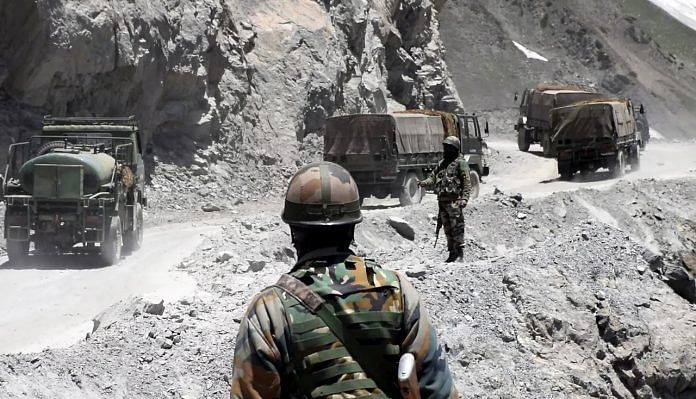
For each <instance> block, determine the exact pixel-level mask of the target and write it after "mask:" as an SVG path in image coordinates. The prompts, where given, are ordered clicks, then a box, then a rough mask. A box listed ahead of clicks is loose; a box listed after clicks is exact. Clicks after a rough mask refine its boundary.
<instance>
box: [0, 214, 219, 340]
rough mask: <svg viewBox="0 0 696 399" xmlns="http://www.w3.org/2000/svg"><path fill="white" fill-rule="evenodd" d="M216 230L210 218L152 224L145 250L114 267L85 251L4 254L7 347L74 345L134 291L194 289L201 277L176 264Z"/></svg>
mask: <svg viewBox="0 0 696 399" xmlns="http://www.w3.org/2000/svg"><path fill="white" fill-rule="evenodd" d="M217 230H219V227H217V226H215V225H212V224H206V223H196V224H171V225H165V226H159V227H155V228H152V229H149V230H146V233H145V244H144V246H143V248H142V249H141V250H140V251H139V252H137V253H135V254H133V255H131V256H128V257H127V258H125V259H123V260H122V261H121V262H120V263H119V264H118V265H117V266H113V267H97V268H94V266H93V265H94V264H95V263H98V262H95V260H94V259H91V258H86V257H78V256H67V257H62V258H60V259H59V260H55V259H50V261H49V260H48V259H40V258H32V259H31V260H29V261H28V262H27V263H26V264H25V265H21V266H14V265H10V264H8V263H7V258H0V353H16V352H34V351H40V350H42V349H44V348H46V347H49V346H50V347H64V346H69V345H71V344H73V343H75V342H76V341H78V340H79V339H81V338H84V336H85V334H86V333H87V332H90V331H91V330H92V318H93V317H94V316H96V315H97V314H98V313H99V312H101V311H102V310H104V309H105V308H107V307H108V306H110V305H112V304H114V303H116V302H118V301H119V300H122V299H125V298H128V297H130V296H150V295H151V296H153V297H156V298H158V299H164V300H165V301H170V300H174V299H177V298H180V297H182V296H186V295H191V294H192V293H193V290H194V288H195V283H194V281H193V280H192V279H191V278H190V277H189V276H188V275H187V274H184V273H178V272H175V271H172V269H173V267H174V266H176V264H177V263H178V262H180V261H181V260H183V259H185V258H186V257H187V256H188V255H190V254H191V253H192V252H193V251H194V250H195V249H196V247H198V245H199V244H200V242H201V241H202V239H203V238H202V235H204V234H214V233H216V231H217Z"/></svg>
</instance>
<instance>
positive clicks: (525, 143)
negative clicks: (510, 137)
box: [517, 127, 529, 152]
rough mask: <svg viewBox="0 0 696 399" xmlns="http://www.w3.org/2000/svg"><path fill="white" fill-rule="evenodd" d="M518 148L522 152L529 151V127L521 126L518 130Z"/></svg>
mask: <svg viewBox="0 0 696 399" xmlns="http://www.w3.org/2000/svg"><path fill="white" fill-rule="evenodd" d="M517 148H519V149H520V151H522V152H527V151H529V140H528V139H527V129H525V128H524V127H521V128H519V130H518V131H517Z"/></svg>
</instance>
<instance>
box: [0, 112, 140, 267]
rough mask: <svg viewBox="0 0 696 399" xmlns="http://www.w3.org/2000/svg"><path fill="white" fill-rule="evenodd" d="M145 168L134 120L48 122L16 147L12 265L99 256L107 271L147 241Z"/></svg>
mask: <svg viewBox="0 0 696 399" xmlns="http://www.w3.org/2000/svg"><path fill="white" fill-rule="evenodd" d="M144 173H145V170H144V165H143V157H142V142H141V137H140V130H139V129H138V124H137V122H136V120H135V118H134V117H127V118H95V117H89V118H57V117H50V116H48V117H45V118H44V120H43V127H42V132H41V133H40V134H38V135H35V136H33V137H31V139H30V140H29V141H27V142H22V143H16V144H12V145H11V146H10V148H9V157H8V164H7V168H6V171H5V175H4V180H3V199H4V202H5V204H6V211H5V226H4V233H5V238H6V240H7V254H8V256H9V258H10V261H11V262H17V261H22V260H23V259H24V258H25V257H27V255H28V254H29V253H30V249H31V245H32V244H33V249H34V253H35V254H65V253H97V254H99V255H100V256H101V258H102V259H103V261H104V262H105V263H106V264H107V265H113V264H115V263H117V262H118V261H119V259H120V258H121V254H122V249H124V250H126V251H134V250H137V249H138V248H139V247H140V246H141V244H142V240H143V207H144V206H146V204H147V200H146V198H145V190H144V181H145V179H144V177H145V175H144Z"/></svg>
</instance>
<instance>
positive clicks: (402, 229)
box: [387, 216, 416, 241]
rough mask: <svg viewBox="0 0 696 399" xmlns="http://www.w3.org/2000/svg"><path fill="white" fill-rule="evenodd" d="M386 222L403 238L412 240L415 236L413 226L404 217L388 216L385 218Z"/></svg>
mask: <svg viewBox="0 0 696 399" xmlns="http://www.w3.org/2000/svg"><path fill="white" fill-rule="evenodd" d="M387 223H389V225H390V226H391V227H392V228H394V230H396V232H397V233H399V235H400V236H402V237H404V238H405V239H407V240H411V241H413V240H414V239H415V238H416V232H415V231H414V230H413V227H411V225H410V224H409V223H408V222H407V221H405V220H404V219H401V218H398V217H394V216H390V217H389V218H388V219H387Z"/></svg>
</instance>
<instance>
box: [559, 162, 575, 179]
mask: <svg viewBox="0 0 696 399" xmlns="http://www.w3.org/2000/svg"><path fill="white" fill-rule="evenodd" d="M558 173H559V174H560V175H561V180H564V181H569V180H572V179H573V165H572V164H571V163H570V162H559V163H558Z"/></svg>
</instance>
